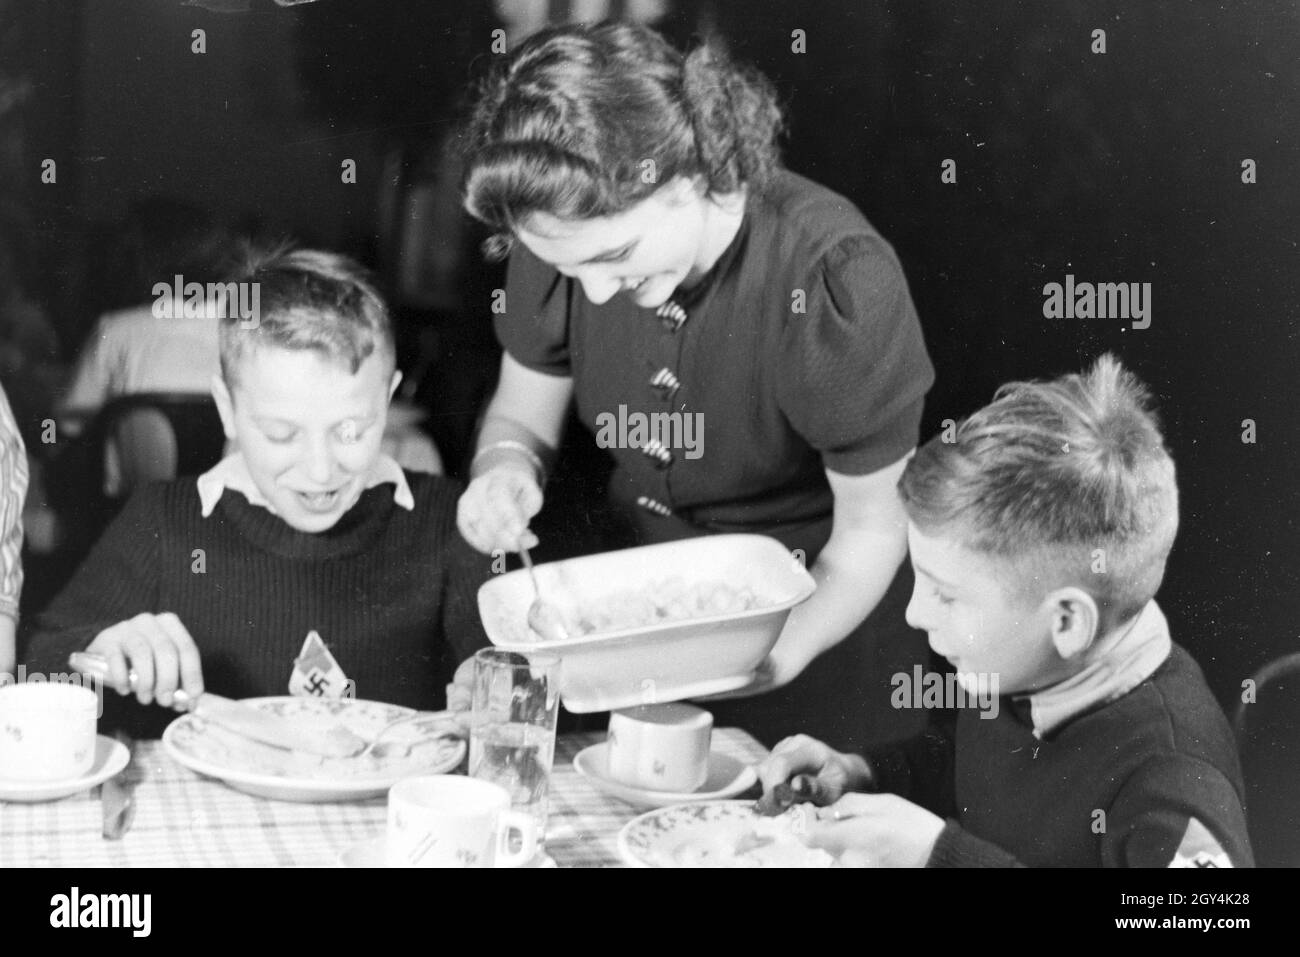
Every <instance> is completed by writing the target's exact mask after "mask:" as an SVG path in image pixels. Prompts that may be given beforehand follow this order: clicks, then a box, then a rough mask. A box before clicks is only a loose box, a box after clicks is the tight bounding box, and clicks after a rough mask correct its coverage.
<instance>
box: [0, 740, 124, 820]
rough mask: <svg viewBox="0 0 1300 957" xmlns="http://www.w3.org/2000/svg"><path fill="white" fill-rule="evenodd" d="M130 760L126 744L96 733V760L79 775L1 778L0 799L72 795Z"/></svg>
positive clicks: (25, 800) (31, 800)
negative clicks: (59, 778) (49, 778)
mask: <svg viewBox="0 0 1300 957" xmlns="http://www.w3.org/2000/svg"><path fill="white" fill-rule="evenodd" d="M130 760H131V752H130V751H129V750H128V749H127V747H126V745H124V744H120V743H119V742H117V741H114V740H113V739H112V738H106V737H104V736H103V735H102V734H99V735H96V736H95V763H94V764H92V765H91V766H90V770H89V771H87V772H86V773H85V774H83V775H81V777H78V778H66V779H64V780H62V781H8V780H5V779H4V778H0V801H21V802H23V803H34V802H37V801H57V800H59V799H60V798H65V797H71V796H72V795H74V794H80V793H81V792H82V791H88V790H90V789H91V788H93V787H96V786H97V785H100V784H103V783H104V782H105V781H107V780H108V779H109V778H111V777H112V776H113V775H115V774H117V773H118V772H119V771H121V770H122V769H123V768H125V767H126V766H127V764H128V763H129V762H130Z"/></svg>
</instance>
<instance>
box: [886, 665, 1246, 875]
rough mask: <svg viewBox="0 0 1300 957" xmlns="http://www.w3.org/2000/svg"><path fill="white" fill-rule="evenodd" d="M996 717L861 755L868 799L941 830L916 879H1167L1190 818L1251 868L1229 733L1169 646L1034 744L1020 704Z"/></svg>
mask: <svg viewBox="0 0 1300 957" xmlns="http://www.w3.org/2000/svg"><path fill="white" fill-rule="evenodd" d="M999 705H1000V709H999V711H998V714H997V717H996V718H991V719H989V718H981V717H980V712H978V711H975V710H973V709H963V710H961V711H960V712H959V713H958V715H957V717H956V721H955V724H954V722H952V721H951V720H944V721H936V722H935V723H934V724H933V725H932V726H931V727H930V728H929V729H928V730H927V731H926V732H925V733H924V734H922V735H920V736H918V737H917V738H913V739H911V740H910V741H907V742H904V743H902V744H900V745H895V746H892V747H885V748H882V749H880V750H878V751H876V752H873V753H871V754H869V755H868V760H869V761H870V763H871V765H872V768H873V771H874V772H875V774H876V776H877V782H878V785H879V789H880V790H882V791H892V792H894V793H897V794H899V795H901V796H903V797H906V798H908V799H909V800H912V801H914V802H915V803H917V804H920V805H921V806H923V807H925V808H927V809H929V810H930V811H933V812H934V813H935V814H938V815H939V816H941V817H944V818H946V819H948V822H949V823H948V826H947V827H946V828H945V829H944V831H943V833H942V834H941V835H940V837H939V840H938V842H937V843H936V845H935V848H934V852H933V853H932V854H931V856H930V861H929V866H931V867H953V866H967V867H969V866H995V867H996V866H1003V867H1005V866H1015V865H1017V864H1023V865H1027V866H1069V867H1099V866H1104V867H1166V866H1168V865H1169V864H1170V863H1172V862H1173V861H1174V858H1175V852H1177V851H1179V849H1180V847H1182V848H1183V849H1184V851H1185V849H1186V848H1187V847H1188V842H1187V841H1186V840H1185V838H1186V837H1187V835H1188V825H1189V820H1190V819H1192V818H1195V820H1196V821H1199V822H1200V824H1201V825H1203V826H1204V827H1205V828H1206V829H1208V831H1209V832H1210V834H1211V835H1212V836H1213V838H1214V839H1215V840H1216V841H1217V843H1218V845H1219V846H1220V847H1221V848H1222V849H1223V850H1224V851H1226V852H1227V854H1228V857H1229V858H1230V860H1231V862H1232V863H1233V865H1235V866H1237V867H1242V866H1250V865H1252V864H1253V858H1252V856H1251V851H1250V844H1249V840H1248V837H1247V834H1246V820H1245V813H1244V811H1243V806H1244V798H1243V795H1244V788H1243V784H1242V778H1241V769H1240V765H1239V763H1238V760H1237V754H1236V749H1235V747H1234V745H1233V740H1232V733H1231V730H1230V728H1229V727H1228V723H1227V721H1226V719H1225V718H1224V716H1223V712H1222V711H1221V710H1220V708H1219V705H1218V703H1217V702H1216V701H1215V700H1214V698H1213V696H1212V695H1211V694H1210V690H1209V688H1208V686H1207V685H1206V683H1205V678H1204V677H1203V675H1202V674H1201V670H1200V668H1199V667H1198V666H1197V664H1196V662H1195V661H1193V660H1192V658H1191V657H1190V656H1189V655H1188V654H1187V652H1186V651H1184V650H1183V649H1182V648H1181V647H1180V646H1179V645H1177V644H1175V645H1174V646H1173V650H1172V651H1171V653H1170V655H1169V657H1168V658H1167V659H1166V660H1165V661H1164V663H1163V664H1161V665H1160V667H1159V668H1158V669H1157V670H1156V671H1155V673H1154V674H1152V675H1151V677H1149V678H1148V679H1147V680H1146V681H1144V682H1142V683H1141V684H1140V685H1138V686H1137V687H1136V688H1134V689H1133V690H1132V691H1130V692H1129V693H1128V694H1126V695H1124V696H1123V697H1121V698H1118V699H1117V700H1115V701H1112V702H1110V703H1109V704H1107V705H1104V706H1103V707H1100V708H1097V709H1096V710H1093V711H1091V712H1088V713H1085V714H1082V715H1079V716H1077V717H1075V718H1074V719H1072V720H1070V721H1069V722H1067V723H1066V724H1065V725H1063V726H1062V727H1059V728H1057V729H1056V730H1055V731H1054V733H1052V734H1049V735H1047V736H1046V737H1045V738H1044V739H1042V740H1040V739H1038V738H1036V737H1034V734H1033V727H1032V725H1031V723H1030V721H1029V714H1028V709H1027V707H1026V706H1025V705H1024V704H1022V703H1017V702H1015V701H1014V700H1013V699H1011V698H1001V699H999ZM1194 833H1196V829H1195V828H1194V827H1193V834H1194Z"/></svg>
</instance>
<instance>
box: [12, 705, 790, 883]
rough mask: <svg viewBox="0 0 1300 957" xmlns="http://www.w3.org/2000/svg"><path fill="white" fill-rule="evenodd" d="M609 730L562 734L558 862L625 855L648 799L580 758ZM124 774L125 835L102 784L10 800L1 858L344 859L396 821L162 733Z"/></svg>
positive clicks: (554, 837) (141, 747) (551, 833)
mask: <svg viewBox="0 0 1300 957" xmlns="http://www.w3.org/2000/svg"><path fill="white" fill-rule="evenodd" d="M603 738H604V734H603V733H602V732H582V733H574V734H565V735H560V736H559V737H558V738H557V739H556V747H555V762H554V769H553V771H552V774H551V780H550V811H549V817H548V819H547V826H546V841H545V851H546V854H547V855H548V856H549V858H550V859H551V860H553V861H554V862H555V864H556V865H557V866H559V867H611V866H620V865H622V864H623V863H624V862H623V861H622V859H621V857H620V855H619V850H618V835H619V831H620V830H621V829H622V828H623V826H624V825H625V824H627V822H628V821H631V820H632V819H633V818H635V817H636V816H637V815H638V814H641V813H643V811H644V810H645V808H638V807H633V806H632V805H630V804H627V803H625V802H624V801H622V800H620V799H619V798H617V797H614V796H612V795H610V794H608V793H606V792H604V791H602V790H601V789H600V788H598V787H597V786H596V785H595V784H593V783H592V782H591V781H589V780H588V779H587V778H585V777H584V776H583V775H581V774H580V773H578V771H577V770H576V769H575V768H574V765H573V759H574V757H575V756H576V755H577V754H578V753H579V752H580V751H581V750H583V749H584V748H586V747H588V746H590V745H593V744H596V743H598V742H599V741H601V740H603ZM713 750H714V751H715V752H716V753H719V754H722V755H726V756H727V757H730V758H733V759H735V760H738V761H741V762H744V763H747V764H753V763H757V762H758V761H760V760H762V759H763V758H764V757H765V756H766V755H767V753H768V752H767V749H766V748H765V747H763V745H761V744H760V743H759V742H758V741H756V740H755V739H754V738H753V737H752V736H750V735H749V734H747V733H746V732H745V731H743V730H740V729H738V728H718V729H715V730H714V732H713ZM123 774H125V775H128V784H129V785H130V787H131V789H132V793H133V795H134V801H135V807H136V812H135V818H134V822H133V823H132V825H131V827H130V829H129V830H128V831H127V832H126V834H125V835H124V836H123V837H121V838H120V839H118V840H107V839H105V838H104V837H103V836H102V834H101V828H102V815H101V804H100V790H101V789H100V788H94V789H92V790H89V791H86V792H83V793H81V794H77V795H73V796H71V797H67V798H64V799H63V800H58V801H48V802H43V803H30V804H28V803H3V802H0V867H77V868H129V867H158V868H179V867H222V868H224V867H338V866H341V861H342V856H343V854H344V852H345V851H347V850H348V849H349V848H352V847H355V846H357V845H359V844H361V843H362V842H366V841H373V840H375V839H376V838H379V837H381V836H382V835H383V833H384V830H385V827H386V817H387V807H386V800H385V798H384V797H382V796H381V797H376V798H372V799H368V800H363V801H349V802H337V803H316V804H309V803H294V802H288V801H277V800H270V799H267V798H263V797H254V796H252V795H250V794H246V793H243V792H241V791H237V790H235V789H233V788H231V787H229V786H227V785H226V784H224V783H223V782H221V781H220V780H217V779H215V778H210V777H206V776H204V775H201V774H198V773H196V772H194V771H192V770H190V769H189V768H186V767H185V766H183V765H181V764H180V763H178V762H177V761H175V760H173V759H172V758H171V756H170V755H168V754H167V752H166V751H165V749H164V747H163V745H162V742H160V741H137V742H135V745H134V750H133V752H132V760H131V764H130V766H129V767H128V768H127V770H126V771H124V772H123ZM756 793H757V792H756V790H755V791H752V792H749V794H747V795H746V796H756Z"/></svg>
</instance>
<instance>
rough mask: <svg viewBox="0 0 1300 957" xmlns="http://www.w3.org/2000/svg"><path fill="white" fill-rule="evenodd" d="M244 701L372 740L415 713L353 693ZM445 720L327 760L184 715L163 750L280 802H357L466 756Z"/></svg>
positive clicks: (400, 730) (398, 731) (403, 729)
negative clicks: (361, 754)
mask: <svg viewBox="0 0 1300 957" xmlns="http://www.w3.org/2000/svg"><path fill="white" fill-rule="evenodd" d="M243 703H244V704H247V705H251V706H252V707H254V708H258V709H260V710H263V711H266V712H268V713H270V714H275V715H278V716H280V717H282V718H286V719H289V720H291V721H294V722H297V723H300V724H301V725H302V726H303V727H304V728H306V729H311V730H318V731H321V732H324V731H326V730H328V729H329V728H331V727H334V726H337V725H342V726H343V727H345V728H347V729H348V730H349V731H351V732H353V733H354V734H356V735H358V736H360V737H362V738H364V739H365V740H367V741H369V740H372V739H373V738H374V737H375V735H377V734H378V733H379V731H380V730H381V729H382V728H384V727H386V726H387V725H389V724H391V723H392V722H394V721H396V720H398V719H399V718H405V717H407V716H409V715H413V714H415V712H414V711H413V710H412V709H411V708H404V707H401V706H399V705H392V704H384V703H382V702H378V701H364V700H359V699H355V698H343V699H325V698H295V697H289V696H284V697H272V698H246V699H244V701H243ZM445 728H446V721H445V720H439V718H438V716H436V715H430V717H429V718H428V720H426V721H413V722H411V723H410V724H408V725H402V726H399V727H397V728H394V729H393V731H392V732H390V733H389V734H387V735H385V736H384V741H385V742H386V743H387V742H392V743H393V744H405V745H409V746H410V747H409V750H406V749H404V748H402V747H396V748H392V749H385V750H386V752H387V753H385V754H384V755H382V756H379V755H375V754H371V755H368V756H367V757H365V758H322V757H317V756H315V755H310V754H304V753H301V752H296V751H285V750H283V749H281V748H275V747H272V746H270V745H267V744H262V743H261V742H258V741H253V740H251V739H249V738H246V737H244V736H242V735H239V734H235V733H234V732H231V731H227V730H226V729H225V728H222V727H220V726H219V725H216V724H214V723H212V722H211V721H206V720H204V719H203V718H201V717H199V716H197V715H193V714H187V715H184V716H182V717H180V718H178V719H177V720H175V721H173V722H172V723H171V724H170V725H168V726H167V730H166V731H164V732H163V738H162V740H163V748H164V749H165V750H166V751H167V753H168V754H169V755H170V756H171V757H172V758H174V759H175V760H176V761H178V762H179V763H181V764H183V765H185V766H186V767H187V768H190V769H191V770H193V771H197V772H199V773H200V774H206V775H208V776H210V777H214V778H217V779H219V780H221V781H223V782H225V783H226V784H228V785H230V786H231V787H232V788H235V789H237V790H240V791H244V792H246V793H248V794H255V795H257V796H258V797H265V798H271V799H273V800H278V801H300V802H304V801H305V802H325V801H358V800H365V799H367V798H374V797H382V796H383V795H384V794H386V793H387V791H388V789H389V788H390V787H392V786H393V785H394V784H395V783H396V782H397V781H400V780H401V779H402V778H404V777H410V776H411V775H413V774H445V773H446V772H448V771H451V770H453V769H455V767H456V766H457V765H458V764H460V762H461V761H462V760H463V759H464V757H465V742H464V741H463V740H460V739H458V738H449V737H446V736H445V735H444V734H443V731H444V730H445Z"/></svg>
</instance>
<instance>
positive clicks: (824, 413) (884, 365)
mask: <svg viewBox="0 0 1300 957" xmlns="http://www.w3.org/2000/svg"><path fill="white" fill-rule="evenodd" d="M806 294H807V312H806V313H805V314H803V315H800V314H797V313H796V314H795V315H793V316H792V318H791V320H790V321H789V323H788V324H787V325H786V328H785V332H784V335H783V341H782V345H783V349H782V351H783V354H784V355H785V356H786V357H788V366H787V369H786V373H785V374H784V375H783V376H782V377H781V380H780V381H781V385H780V388H779V392H778V400H779V402H780V405H781V409H782V411H783V412H784V413H785V416H786V418H787V419H788V420H789V421H790V424H791V425H792V426H793V427H794V429H795V430H796V431H797V432H798V433H799V434H800V435H801V436H803V438H804V440H805V441H807V442H808V444H809V445H811V446H813V448H815V449H817V450H818V451H819V452H821V455H822V461H823V463H824V464H825V466H826V467H827V468H829V469H831V470H833V471H836V472H840V473H842V474H845V475H866V474H868V473H870V472H874V471H877V470H878V469H881V468H884V467H885V466H887V465H889V464H891V463H893V462H896V461H898V460H899V459H900V458H902V457H903V456H904V455H906V454H907V453H908V452H909V451H911V450H912V449H913V448H914V447H915V446H916V444H917V436H918V434H919V431H920V424H921V410H922V407H923V404H924V400H925V394H926V392H928V391H929V389H930V386H931V385H933V383H934V368H933V366H932V365H931V364H930V357H929V355H928V353H927V352H926V349H925V340H924V338H923V337H922V334H921V324H920V320H919V319H918V318H917V315H916V308H915V306H913V304H912V297H911V294H910V293H909V292H908V288H907V280H906V278H905V277H904V276H903V270H902V267H901V266H900V265H899V263H898V260H897V259H896V258H895V257H894V254H893V252H892V251H891V250H890V248H889V246H888V245H887V244H886V243H885V242H884V241H883V240H881V239H879V238H878V237H875V236H871V235H862V236H853V237H850V238H848V239H845V240H842V241H841V242H840V243H839V244H837V245H836V246H834V247H833V248H832V249H831V250H830V251H829V252H827V253H826V254H825V255H824V256H822V257H821V259H820V261H819V262H818V263H817V265H816V266H815V267H814V269H813V270H812V272H811V274H810V275H809V278H808V288H807V290H806Z"/></svg>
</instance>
